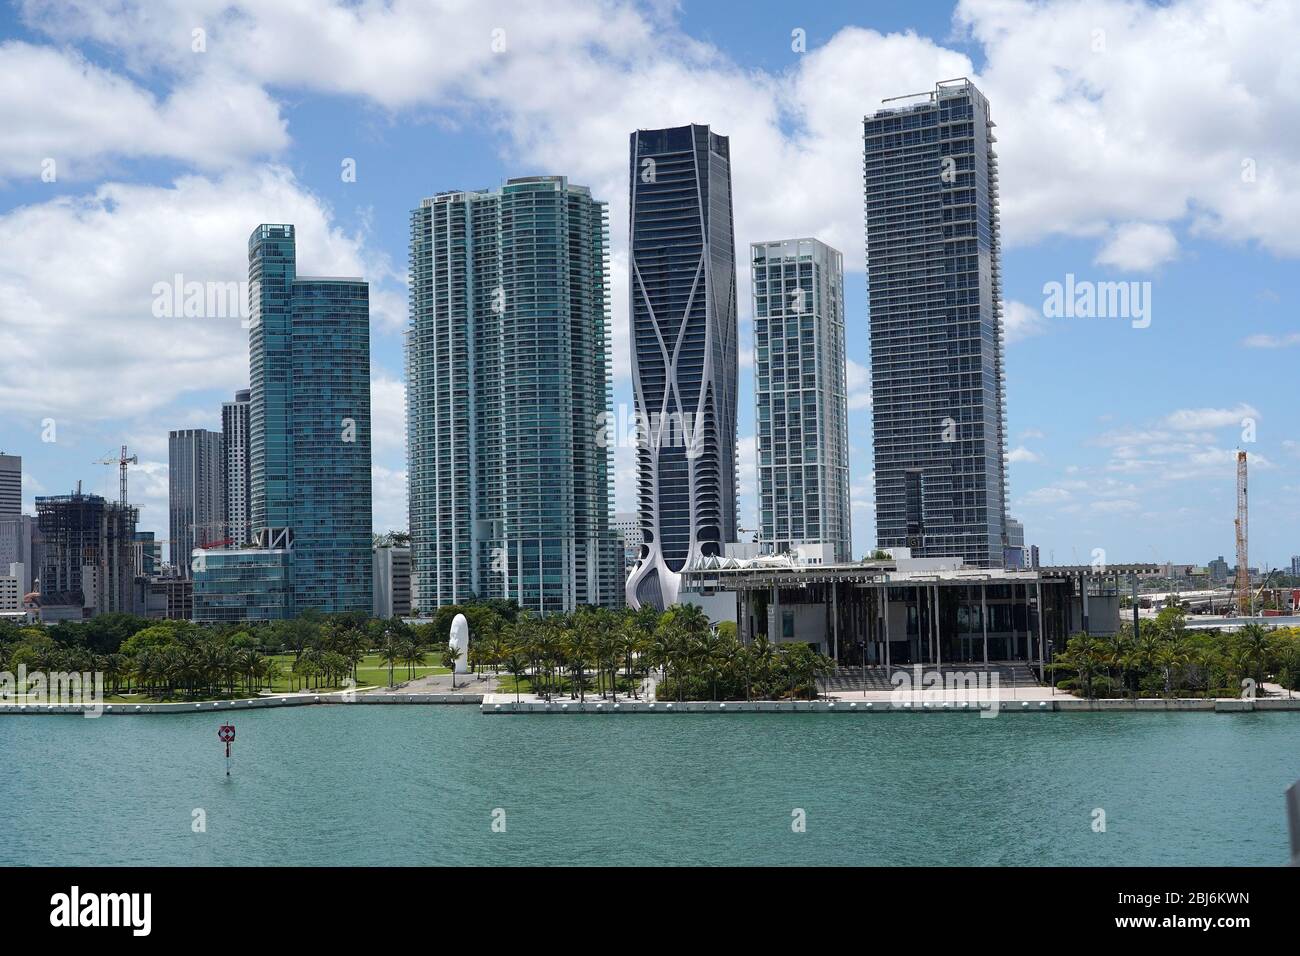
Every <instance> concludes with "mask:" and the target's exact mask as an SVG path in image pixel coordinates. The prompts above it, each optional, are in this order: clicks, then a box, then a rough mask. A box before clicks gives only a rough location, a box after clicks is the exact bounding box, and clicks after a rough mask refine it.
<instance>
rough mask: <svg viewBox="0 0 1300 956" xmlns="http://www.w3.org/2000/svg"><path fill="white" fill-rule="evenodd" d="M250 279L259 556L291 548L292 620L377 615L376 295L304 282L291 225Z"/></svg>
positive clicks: (261, 242) (270, 229)
mask: <svg viewBox="0 0 1300 956" xmlns="http://www.w3.org/2000/svg"><path fill="white" fill-rule="evenodd" d="M248 278H249V298H250V303H249V306H250V312H251V323H250V330H249V378H250V380H251V381H250V386H251V388H250V392H251V398H250V404H249V433H250V434H249V457H250V465H251V478H250V482H249V487H250V496H251V499H252V501H251V512H252V532H251V533H252V536H253V539H254V544H255V548H254V549H253V550H254V551H256V550H266V549H272V550H290V549H291V551H292V564H293V570H292V576H291V578H292V592H291V593H292V600H291V601H290V602H288V606H289V608H290V609H291V610H292V611H293V612H300V611H302V610H305V609H306V608H309V607H311V608H316V609H318V610H320V611H324V612H338V611H364V612H366V613H369V612H370V609H371V606H372V604H373V596H372V594H371V494H370V287H369V285H368V284H367V283H366V282H365V281H364V280H362V279H351V278H317V277H308V276H300V275H298V274H297V256H296V248H295V239H294V227H293V226H291V225H261V226H258V227H257V228H256V229H255V230H253V234H252V236H251V237H250V238H249V241H248ZM236 553H238V552H236ZM250 560H251V559H250ZM229 563H230V562H224V563H223V567H225V568H227V569H229ZM271 564H272V566H274V568H275V571H274V574H275V580H276V582H277V584H276V586H277V587H279V586H281V585H280V583H279V582H280V581H281V576H280V571H279V569H278V564H279V559H276V560H275V561H272V562H271ZM254 577H256V576H254ZM229 579H230V580H231V581H236V580H240V579H241V574H240V573H238V572H236V571H235V570H233V569H229ZM197 594H198V590H197V589H196V609H195V614H196V617H197V616H199V613H200V612H199V609H198V606H197ZM254 603H258V606H266V605H267V604H268V602H266V601H260V602H254ZM270 604H273V605H274V606H277V607H278V606H280V602H279V601H278V600H277V601H273V602H270Z"/></svg>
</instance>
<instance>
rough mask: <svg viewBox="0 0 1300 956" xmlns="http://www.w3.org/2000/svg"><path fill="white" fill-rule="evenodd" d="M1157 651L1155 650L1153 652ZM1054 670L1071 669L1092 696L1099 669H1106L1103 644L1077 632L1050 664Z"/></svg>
mask: <svg viewBox="0 0 1300 956" xmlns="http://www.w3.org/2000/svg"><path fill="white" fill-rule="evenodd" d="M1154 652H1155V651H1154V650H1153V651H1152V653H1154ZM1048 667H1049V668H1050V669H1051V670H1053V671H1056V670H1071V671H1074V672H1075V674H1076V675H1077V676H1078V678H1079V680H1081V681H1082V682H1083V695H1084V696H1085V697H1089V698H1090V697H1092V682H1093V678H1095V677H1096V676H1097V673H1098V672H1099V671H1102V670H1104V669H1105V665H1104V664H1103V658H1102V655H1101V645H1100V642H1099V641H1098V640H1097V638H1095V637H1093V636H1091V635H1090V634H1082V633H1080V634H1075V635H1074V636H1072V637H1071V638H1070V639H1069V640H1068V641H1067V642H1066V644H1065V650H1064V651H1062V652H1061V653H1059V654H1057V655H1056V659H1055V660H1054V661H1053V662H1052V663H1051V664H1049V665H1048Z"/></svg>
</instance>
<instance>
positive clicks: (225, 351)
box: [0, 167, 370, 432]
mask: <svg viewBox="0 0 1300 956" xmlns="http://www.w3.org/2000/svg"><path fill="white" fill-rule="evenodd" d="M261 222H291V223H295V224H296V225H297V227H298V229H297V236H298V243H299V246H298V261H299V264H300V271H301V272H303V273H307V274H313V275H364V274H366V273H367V272H368V271H370V270H369V266H368V262H367V255H366V253H365V251H364V250H363V248H362V246H361V243H360V242H359V240H357V239H356V238H354V237H350V236H347V235H345V234H344V233H342V232H341V231H339V230H338V229H336V228H334V227H333V226H331V225H330V215H329V211H328V210H327V209H326V208H325V207H324V205H323V204H322V203H321V202H320V201H319V200H318V199H316V198H315V197H314V196H312V195H311V194H310V193H308V192H306V191H305V190H304V189H302V188H301V187H300V186H299V185H298V183H297V182H296V181H295V179H294V177H293V176H292V174H291V173H289V172H288V171H287V170H284V169H281V168H276V167H271V168H264V169H262V170H260V171H258V172H249V173H229V174H226V175H224V176H221V177H219V178H216V179H209V178H206V177H202V176H185V177H182V178H180V179H178V180H177V181H176V182H174V183H172V184H171V185H169V186H141V185H128V184H122V183H107V184H104V185H102V186H100V187H98V188H97V189H96V190H95V191H94V192H93V193H91V194H89V195H86V196H83V197H74V198H69V197H61V198H57V199H52V200H50V201H49V202H45V203H40V204H36V205H31V206H23V207H20V208H17V209H14V210H12V211H10V212H8V213H6V214H4V215H0V247H3V248H4V249H5V250H6V252H5V255H4V256H3V257H0V354H4V355H5V356H6V361H7V363H8V365H7V369H6V373H5V375H4V376H3V378H0V407H4V408H6V409H7V410H9V411H11V412H12V411H21V412H29V413H32V414H40V415H50V416H51V417H54V418H55V419H56V420H58V421H60V427H62V425H63V423H64V422H66V421H67V420H69V419H71V420H78V419H80V420H103V419H107V418H113V417H123V418H129V417H134V416H140V415H144V414H148V413H151V412H154V411H156V410H158V409H161V408H163V407H165V406H167V405H169V404H171V403H173V402H174V401H175V400H176V399H178V398H180V397H181V396H183V395H185V394H187V393H191V392H201V391H204V390H209V389H215V390H219V391H220V392H221V393H223V394H224V393H225V392H227V391H229V390H231V389H232V388H235V387H238V386H239V385H240V383H246V382H247V380H248V333H247V331H246V330H245V329H244V328H242V327H241V323H240V321H239V318H238V316H234V317H229V318H207V319H197V318H155V317H154V314H153V304H154V298H155V293H154V288H155V285H156V284H157V283H173V282H174V276H175V275H177V274H180V275H182V276H183V277H184V279H185V281H186V282H191V281H199V282H214V283H223V284H224V283H229V282H239V281H241V280H243V279H245V278H246V277H247V274H248V253H247V249H248V245H247V243H248V235H249V233H250V232H251V231H252V230H253V228H254V227H255V226H256V225H257V224H258V223H261ZM212 414H215V412H212ZM166 427H175V425H174V424H173V425H171V426H163V428H162V429H161V430H162V431H165V430H166ZM148 430H149V431H154V432H156V431H157V430H158V429H156V428H151V429H148Z"/></svg>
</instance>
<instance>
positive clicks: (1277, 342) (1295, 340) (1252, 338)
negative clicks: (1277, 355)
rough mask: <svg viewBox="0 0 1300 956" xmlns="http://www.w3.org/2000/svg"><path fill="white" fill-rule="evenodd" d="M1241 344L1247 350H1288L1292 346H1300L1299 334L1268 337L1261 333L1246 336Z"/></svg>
mask: <svg viewBox="0 0 1300 956" xmlns="http://www.w3.org/2000/svg"><path fill="white" fill-rule="evenodd" d="M1241 344H1242V345H1244V346H1245V347H1246V348H1248V349H1289V348H1291V347H1292V346H1294V345H1300V332H1289V333H1287V334H1286V335H1269V334H1267V333H1263V332H1261V333H1258V334H1256V335H1248V336H1246V337H1245V338H1244V339H1242V340H1241Z"/></svg>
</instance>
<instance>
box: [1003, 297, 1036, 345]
mask: <svg viewBox="0 0 1300 956" xmlns="http://www.w3.org/2000/svg"><path fill="white" fill-rule="evenodd" d="M1046 331H1047V319H1045V318H1044V317H1043V310H1042V309H1033V308H1030V307H1029V306H1027V305H1025V304H1024V303H1023V302H1017V301H1016V300H1014V299H1008V300H1007V301H1006V302H1004V303H1003V304H1002V332H1003V335H1004V337H1005V338H1006V343H1007V344H1008V345H1011V344H1012V343H1014V342H1020V341H1022V340H1024V339H1027V338H1031V337H1033V336H1035V335H1042V334H1043V333H1044V332H1046Z"/></svg>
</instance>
